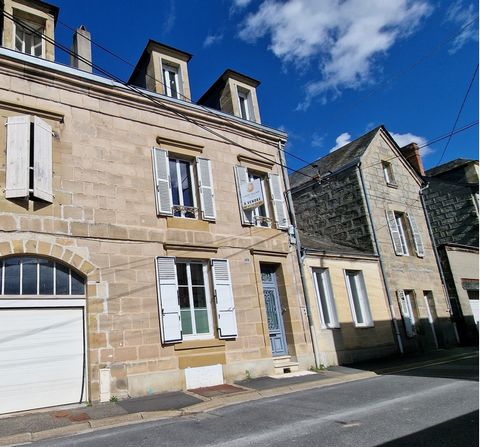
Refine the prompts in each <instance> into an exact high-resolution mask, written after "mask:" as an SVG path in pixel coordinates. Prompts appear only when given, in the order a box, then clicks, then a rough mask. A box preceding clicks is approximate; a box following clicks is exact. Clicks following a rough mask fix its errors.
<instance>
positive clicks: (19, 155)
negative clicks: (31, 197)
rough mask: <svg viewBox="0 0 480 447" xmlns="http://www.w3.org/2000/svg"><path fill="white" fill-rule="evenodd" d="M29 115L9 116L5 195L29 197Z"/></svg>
mask: <svg viewBox="0 0 480 447" xmlns="http://www.w3.org/2000/svg"><path fill="white" fill-rule="evenodd" d="M30 121H31V118H30V116H29V115H25V116H11V117H9V118H7V163H6V167H5V168H6V169H5V172H6V182H5V197H6V198H7V199H13V198H15V197H28V186H29V185H28V183H29V166H30Z"/></svg>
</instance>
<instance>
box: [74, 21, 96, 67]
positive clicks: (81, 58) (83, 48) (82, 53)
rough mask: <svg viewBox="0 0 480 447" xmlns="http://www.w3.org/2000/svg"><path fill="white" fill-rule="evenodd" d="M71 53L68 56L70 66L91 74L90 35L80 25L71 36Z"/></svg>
mask: <svg viewBox="0 0 480 447" xmlns="http://www.w3.org/2000/svg"><path fill="white" fill-rule="evenodd" d="M72 52H73V54H71V55H70V65H71V66H72V67H73V68H78V69H79V70H83V71H88V72H89V73H91V72H92V66H91V63H92V43H91V41H90V33H89V32H88V31H87V29H86V28H85V27H84V26H83V25H82V26H80V28H78V29H77V30H76V31H75V34H74V35H73V43H72Z"/></svg>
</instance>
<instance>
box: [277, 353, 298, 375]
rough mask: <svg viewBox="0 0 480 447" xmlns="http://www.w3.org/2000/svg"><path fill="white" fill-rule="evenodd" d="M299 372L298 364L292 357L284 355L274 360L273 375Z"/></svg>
mask: <svg viewBox="0 0 480 447" xmlns="http://www.w3.org/2000/svg"><path fill="white" fill-rule="evenodd" d="M294 371H298V362H295V361H294V360H292V358H291V356H289V355H283V356H281V357H275V358H274V359H273V373H274V374H275V375H281V374H287V373H291V372H294Z"/></svg>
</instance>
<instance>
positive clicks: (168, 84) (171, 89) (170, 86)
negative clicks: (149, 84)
mask: <svg viewBox="0 0 480 447" xmlns="http://www.w3.org/2000/svg"><path fill="white" fill-rule="evenodd" d="M162 71H163V85H164V86H165V94H166V95H167V96H170V97H171V98H177V99H180V96H181V92H180V84H179V82H178V67H174V66H172V65H169V64H165V63H163V64H162Z"/></svg>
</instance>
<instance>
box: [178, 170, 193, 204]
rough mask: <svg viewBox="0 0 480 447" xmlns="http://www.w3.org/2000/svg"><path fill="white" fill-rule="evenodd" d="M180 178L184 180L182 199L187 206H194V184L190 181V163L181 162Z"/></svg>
mask: <svg viewBox="0 0 480 447" xmlns="http://www.w3.org/2000/svg"><path fill="white" fill-rule="evenodd" d="M179 163H180V177H181V179H182V197H183V204H184V205H185V206H193V195H192V183H191V179H190V163H188V162H186V161H180V162H179Z"/></svg>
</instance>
